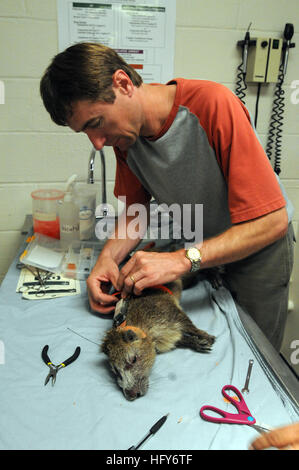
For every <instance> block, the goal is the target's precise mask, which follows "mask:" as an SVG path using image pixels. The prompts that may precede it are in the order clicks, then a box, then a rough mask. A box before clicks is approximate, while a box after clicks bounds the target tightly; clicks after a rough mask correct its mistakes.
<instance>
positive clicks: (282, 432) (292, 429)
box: [251, 423, 299, 450]
mask: <svg viewBox="0 0 299 470" xmlns="http://www.w3.org/2000/svg"><path fill="white" fill-rule="evenodd" d="M269 447H276V448H277V449H280V450H299V423H295V424H290V425H289V426H284V427H282V428H277V429H274V430H273V431H270V432H267V433H265V434H262V435H261V436H260V437H258V438H257V439H255V441H253V443H252V444H251V449H255V450H263V449H268V448H269Z"/></svg>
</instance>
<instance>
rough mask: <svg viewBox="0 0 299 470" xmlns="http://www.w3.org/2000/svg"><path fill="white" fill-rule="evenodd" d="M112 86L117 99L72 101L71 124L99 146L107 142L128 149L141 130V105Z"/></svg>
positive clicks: (98, 147) (76, 130) (72, 127)
mask: <svg viewBox="0 0 299 470" xmlns="http://www.w3.org/2000/svg"><path fill="white" fill-rule="evenodd" d="M113 90H114V92H115V95H116V99H115V101H114V103H104V102H102V101H96V102H91V101H87V100H82V101H81V100H80V101H77V102H75V103H73V106H72V110H73V114H72V116H71V117H70V119H69V121H68V125H69V127H70V128H71V129H73V130H74V131H75V132H84V133H85V134H86V135H87V136H88V138H89V139H90V141H91V142H92V144H93V146H94V148H95V149H97V150H100V149H102V148H103V147H104V145H108V146H113V147H118V148H119V149H120V150H122V151H125V150H127V149H128V148H129V147H130V146H131V145H133V144H134V143H135V141H136V139H137V137H138V136H139V133H140V128H141V123H140V119H139V116H138V106H134V103H133V100H132V99H131V98H130V97H129V96H128V95H127V94H124V93H122V92H121V91H120V90H119V89H118V88H114V87H113Z"/></svg>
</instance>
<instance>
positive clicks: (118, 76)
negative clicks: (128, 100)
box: [112, 69, 134, 96]
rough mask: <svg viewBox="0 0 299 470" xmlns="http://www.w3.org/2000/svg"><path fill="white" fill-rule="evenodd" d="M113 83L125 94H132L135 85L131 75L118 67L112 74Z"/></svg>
mask: <svg viewBox="0 0 299 470" xmlns="http://www.w3.org/2000/svg"><path fill="white" fill-rule="evenodd" d="M112 85H113V87H115V88H117V89H118V90H119V91H120V92H121V93H123V94H124V95H128V96H131V95H132V93H133V90H134V85H133V82H132V80H131V79H130V77H129V75H128V74H126V72H125V71H124V70H121V69H118V70H116V71H115V72H114V74H113V75H112Z"/></svg>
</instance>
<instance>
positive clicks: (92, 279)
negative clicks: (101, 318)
mask: <svg viewBox="0 0 299 470" xmlns="http://www.w3.org/2000/svg"><path fill="white" fill-rule="evenodd" d="M118 276H119V269H118V266H117V264H116V263H115V262H114V261H113V260H112V259H111V257H109V256H107V257H101V256H100V257H99V259H98V261H97V263H96V265H95V267H94V268H93V270H92V271H91V273H90V275H89V277H88V279H87V280H86V284H87V292H88V298H89V304H90V308H91V310H92V311H95V312H99V313H104V314H105V313H106V314H107V313H111V312H113V310H114V309H115V303H116V302H117V300H118V299H117V298H116V297H115V296H114V295H109V290H110V288H111V285H113V286H116V282H117V279H118Z"/></svg>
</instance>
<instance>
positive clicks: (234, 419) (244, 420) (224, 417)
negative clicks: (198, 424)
mask: <svg viewBox="0 0 299 470" xmlns="http://www.w3.org/2000/svg"><path fill="white" fill-rule="evenodd" d="M228 390H231V391H232V392H234V393H235V394H236V395H237V397H238V400H236V399H235V398H234V397H232V396H231V395H229V394H228V393H227V391H228ZM222 395H223V396H224V397H225V398H226V399H227V400H228V401H229V402H230V403H231V404H232V405H234V407H235V408H237V411H238V413H228V412H227V411H224V410H221V409H220V408H216V407H215V406H209V405H206V406H202V407H201V409H200V412H199V414H200V416H201V417H202V418H203V419H205V420H206V421H211V422H213V423H231V424H247V425H248V426H253V427H254V428H255V429H256V430H257V431H259V432H266V431H270V429H269V428H265V427H263V426H261V425H259V424H258V423H257V422H256V420H255V418H254V417H253V416H252V414H251V413H250V411H249V409H248V407H247V405H246V402H245V400H244V398H243V396H242V394H241V392H240V390H238V389H237V387H234V386H233V385H224V387H223V388H222ZM205 411H212V412H214V413H217V414H218V415H220V416H221V417H220V418H218V417H217V416H211V415H210V414H206V413H205Z"/></svg>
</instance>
